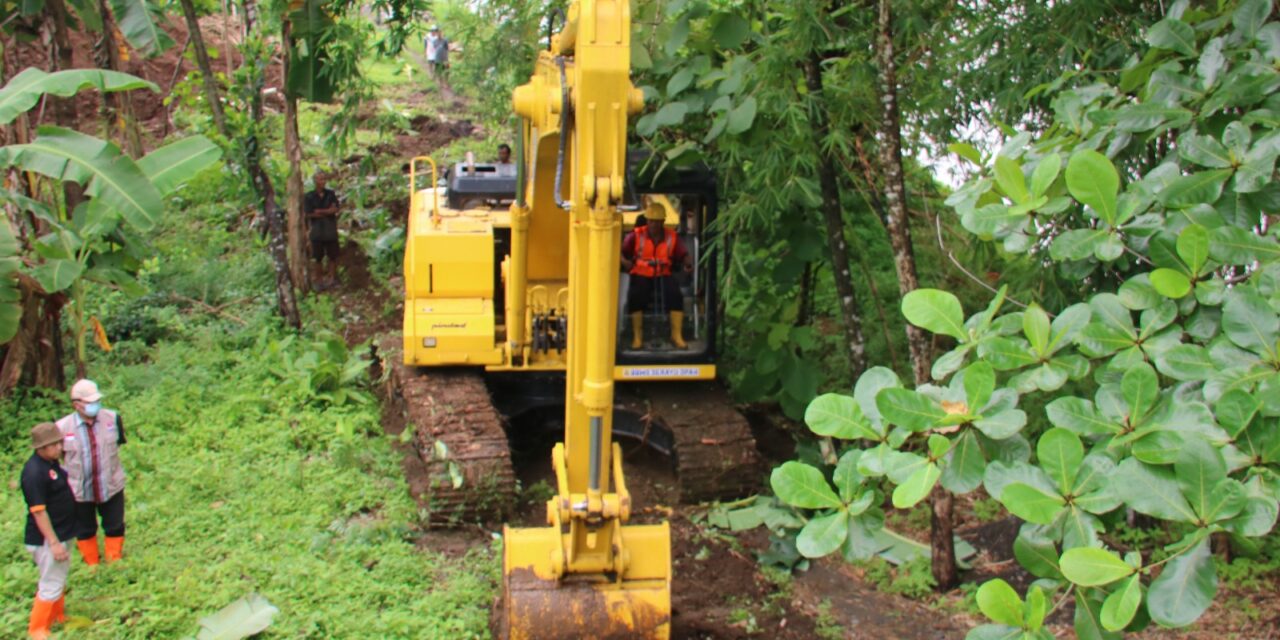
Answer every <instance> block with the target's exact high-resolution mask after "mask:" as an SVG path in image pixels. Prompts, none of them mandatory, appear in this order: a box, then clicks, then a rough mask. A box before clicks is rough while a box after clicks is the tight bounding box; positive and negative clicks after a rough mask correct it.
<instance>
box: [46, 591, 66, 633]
mask: <svg viewBox="0 0 1280 640" xmlns="http://www.w3.org/2000/svg"><path fill="white" fill-rule="evenodd" d="M66 621H67V593H66V592H65V591H64V592H62V595H60V596H58V599H57V600H55V601H54V603H53V610H52V611H51V613H50V615H49V626H50V627H52V626H53V625H55V624H62V623H64V622H66Z"/></svg>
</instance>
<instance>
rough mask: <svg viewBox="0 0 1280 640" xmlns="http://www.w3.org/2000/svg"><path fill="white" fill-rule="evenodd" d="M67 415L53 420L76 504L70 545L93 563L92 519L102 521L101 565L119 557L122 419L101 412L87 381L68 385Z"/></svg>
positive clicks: (121, 541) (121, 547) (95, 545)
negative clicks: (74, 522) (69, 408)
mask: <svg viewBox="0 0 1280 640" xmlns="http://www.w3.org/2000/svg"><path fill="white" fill-rule="evenodd" d="M71 407H72V408H73V409H75V411H73V412H72V413H71V414H70V415H67V416H64V417H63V418H62V419H61V420H59V421H58V429H59V430H60V431H61V432H62V436H63V453H64V454H65V455H66V469H67V481H68V482H69V483H70V485H71V493H72V494H73V495H74V496H75V500H76V538H77V539H78V540H77V542H76V545H77V546H79V548H80V555H81V557H83V558H84V563H85V564H87V565H90V566H94V565H97V564H98V560H99V556H98V518H101V519H102V531H103V533H104V534H105V536H106V537H105V540H104V542H103V545H104V550H105V552H106V554H105V555H106V558H107V562H108V563H110V562H115V561H116V560H119V559H120V558H121V557H122V556H123V553H124V467H123V466H122V465H121V464H120V445H122V444H124V443H125V441H126V440H125V435H124V420H122V419H121V418H120V416H119V415H117V414H116V413H115V412H114V411H110V410H108V409H103V408H102V394H101V393H99V392H98V385H97V384H95V383H94V382H93V381H92V380H79V381H77V382H76V383H75V384H74V385H72V386H71Z"/></svg>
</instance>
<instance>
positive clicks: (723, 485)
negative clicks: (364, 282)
mask: <svg viewBox="0 0 1280 640" xmlns="http://www.w3.org/2000/svg"><path fill="white" fill-rule="evenodd" d="M629 1H630V0H577V1H575V2H573V3H572V4H571V5H570V6H569V8H568V11H567V12H566V13H565V14H564V16H563V26H562V28H561V30H560V31H559V33H557V34H555V35H554V36H552V37H550V38H549V42H548V47H547V49H546V50H543V51H540V52H539V55H538V59H537V61H536V66H535V71H534V73H533V75H532V77H531V78H530V80H529V82H528V83H526V84H524V85H522V86H520V87H519V88H517V89H516V91H515V92H514V95H513V98H512V103H513V108H514V111H515V113H516V114H517V115H518V116H519V118H520V122H521V126H520V131H521V134H520V136H519V137H518V138H517V139H516V143H517V144H516V147H517V149H516V159H515V162H514V163H512V164H511V165H502V164H484V163H474V162H464V163H459V164H457V165H455V166H453V167H449V168H447V170H446V171H445V175H444V177H442V176H441V175H440V172H439V168H438V167H436V165H435V163H434V161H432V160H431V159H430V158H425V157H422V158H415V159H414V161H413V162H412V163H411V165H410V167H411V168H410V181H411V185H412V186H411V190H410V194H411V195H410V203H409V209H410V211H409V221H408V228H407V233H406V249H405V261H404V274H405V305H404V329H403V343H402V345H401V347H402V350H403V364H401V365H399V367H398V368H397V369H396V370H393V372H392V376H391V377H392V378H393V382H392V386H393V388H394V390H395V391H394V394H393V396H394V397H393V398H392V400H393V402H392V403H389V406H392V407H393V409H392V411H393V413H395V414H397V415H396V416H393V417H394V418H396V419H400V420H403V421H404V422H407V423H411V424H412V425H413V427H414V429H415V433H414V434H413V436H414V439H415V442H416V444H417V448H418V452H419V454H420V456H421V458H422V459H423V460H425V461H426V466H427V472H426V473H425V474H423V477H421V478H418V479H416V480H415V479H414V478H412V477H411V478H410V483H411V490H413V491H414V493H415V495H417V496H418V497H419V498H420V499H422V500H424V501H426V502H428V503H429V505H430V511H431V513H432V514H433V516H432V517H433V519H435V520H437V521H446V522H447V521H449V520H450V519H457V518H465V517H468V516H469V515H471V514H475V513H479V512H488V513H505V511H504V505H507V504H509V503H510V502H511V500H512V498H513V497H514V493H515V491H516V484H517V483H516V481H515V477H514V472H513V468H512V464H511V454H510V450H509V447H510V443H511V442H513V441H515V440H516V439H517V434H509V433H508V431H522V430H532V432H533V434H534V437H535V438H536V437H542V436H544V435H545V426H544V427H543V428H542V429H541V430H539V429H537V428H533V427H529V426H528V423H529V422H530V420H529V419H528V416H530V415H540V416H543V419H542V420H541V422H540V424H543V425H545V424H555V426H556V427H562V428H563V441H562V442H559V443H557V444H555V445H554V447H553V448H552V451H551V457H552V465H551V469H552V472H553V474H554V479H555V482H554V484H555V487H554V489H555V495H554V497H552V498H551V499H550V500H548V501H547V502H546V524H547V526H545V527H534V528H513V527H510V526H508V527H505V528H504V532H503V589H504V591H503V594H504V600H503V607H502V613H501V616H500V619H499V620H497V626H498V629H497V631H498V633H499V635H502V636H505V637H509V638H512V639H520V638H615V637H627V638H632V637H640V638H666V637H669V635H670V628H671V605H670V591H671V551H670V549H671V543H670V532H669V527H668V523H667V522H665V521H661V522H657V523H650V524H643V525H641V524H635V523H629V522H628V521H629V519H630V517H631V514H632V513H633V505H632V502H631V497H630V494H629V493H628V491H627V484H626V480H625V478H624V475H623V461H622V450H621V448H620V446H619V444H618V443H617V442H615V441H614V436H615V435H622V436H625V437H630V438H633V439H635V440H638V441H640V442H643V443H644V444H646V445H648V446H650V447H652V448H654V449H657V450H659V451H661V452H662V453H665V454H667V455H668V458H669V459H670V460H671V461H672V467H673V468H674V470H675V471H676V475H677V478H678V481H679V484H680V489H679V497H680V499H682V500H686V501H696V500H705V499H711V498H720V497H729V496H733V495H741V494H743V493H745V492H748V491H750V490H751V489H752V488H753V486H754V484H755V482H756V481H757V480H758V478H759V477H760V474H761V472H762V465H761V462H760V458H759V455H758V453H757V452H756V449H755V443H754V439H753V438H752V436H751V432H750V428H749V425H748V424H747V422H746V420H745V419H744V418H743V417H742V416H741V415H739V414H738V413H737V412H736V411H734V410H733V409H732V405H731V403H730V402H729V400H728V398H727V397H726V396H725V394H724V392H723V390H722V389H720V387H719V386H718V385H716V384H715V382H714V378H715V364H714V357H715V324H716V323H715V318H716V315H717V314H716V309H717V307H718V304H717V300H718V299H717V297H716V292H715V284H716V272H715V268H714V267H713V266H711V265H714V264H716V263H717V259H718V258H719V257H718V256H715V255H714V254H712V253H711V252H710V251H709V250H707V247H708V246H709V245H710V243H709V242H708V240H709V237H710V236H709V233H710V231H709V228H710V226H711V222H712V221H713V219H714V216H715V212H716V189H715V183H714V180H713V179H712V178H710V174H709V173H708V172H706V171H701V172H699V171H697V170H676V169H672V170H670V171H668V172H667V175H666V177H665V178H664V179H652V177H650V178H646V179H645V180H637V179H636V178H635V174H636V173H637V172H638V170H637V169H636V167H637V164H640V163H639V161H638V160H637V159H636V157H635V156H629V155H628V153H627V125H628V119H629V116H632V115H634V114H636V113H638V112H639V111H640V109H641V108H642V106H643V98H642V94H641V92H640V91H639V90H637V89H636V88H635V87H634V86H632V84H631V79H630V60H631V50H630V36H631V20H630V7H629ZM420 168H422V169H427V168H429V169H430V173H429V177H430V183H429V184H428V185H426V186H422V185H419V178H420V177H422V178H426V177H427V175H428V174H425V173H424V174H423V175H421V176H420V174H419V169H420ZM637 184H642V185H643V186H636V185H637ZM642 212H643V214H644V215H646V216H647V217H649V218H658V219H661V220H662V221H663V225H664V227H665V229H669V230H670V231H669V233H673V234H678V235H679V237H680V238H681V240H682V241H683V242H685V243H686V244H687V245H689V246H690V249H689V251H690V253H691V254H692V256H693V258H694V261H693V265H696V266H695V267H694V273H692V274H690V275H683V276H682V277H684V278H686V281H684V282H682V284H681V287H682V289H681V290H682V291H686V292H688V295H685V296H682V299H681V300H658V301H657V304H658V308H656V309H646V310H645V311H636V312H634V314H632V315H631V318H630V319H631V320H632V322H631V323H628V324H625V325H624V324H621V323H619V315H620V314H619V308H620V306H621V303H620V299H625V296H622V297H620V296H619V292H620V288H624V287H626V286H628V276H627V274H623V273H621V272H620V271H621V270H620V267H619V265H620V259H621V246H622V244H623V239H624V236H625V235H626V234H627V233H628V232H631V231H632V225H635V224H637V222H638V220H637V219H638V217H639V216H640V215H641V214H642ZM672 277H675V276H672ZM654 297H655V298H660V297H661V296H654ZM643 316H648V317H650V318H652V321H651V322H645V321H644V319H643ZM685 317H688V318H690V319H691V320H692V321H691V322H690V323H689V325H688V326H684V325H683V324H682V323H681V321H682V320H683V318H685ZM664 321H666V322H667V323H669V324H667V326H665V327H664V326H662V323H663V322H664ZM646 328H647V329H648V331H647V332H646ZM627 330H630V331H631V335H625V334H626V332H627ZM686 335H687V336H688V340H684V339H683V338H684V336H686ZM624 336H625V337H624ZM628 338H629V339H628ZM551 385H555V386H559V385H562V386H560V389H561V391H560V392H559V393H555V394H551V393H548V392H547V391H546V390H547V389H549V388H550V386H551ZM618 385H620V387H621V389H622V391H621V392H619V393H616V392H615V391H616V389H615V386H618ZM553 395H554V397H552V396H553ZM548 406H552V407H555V410H556V411H562V412H563V413H562V414H561V416H562V420H555V421H549V420H546V419H545V417H546V416H547V410H546V409H547V407H548ZM534 422H538V421H534ZM517 425H525V426H517Z"/></svg>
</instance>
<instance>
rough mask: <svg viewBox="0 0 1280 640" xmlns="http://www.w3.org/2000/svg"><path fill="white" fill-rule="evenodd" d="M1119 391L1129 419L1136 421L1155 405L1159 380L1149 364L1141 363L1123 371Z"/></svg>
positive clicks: (1158, 390) (1158, 392)
mask: <svg viewBox="0 0 1280 640" xmlns="http://www.w3.org/2000/svg"><path fill="white" fill-rule="evenodd" d="M1120 393H1121V394H1122V395H1123V396H1124V401H1125V403H1127V404H1128V405H1129V416H1130V420H1131V421H1132V422H1135V423H1136V422H1137V421H1138V420H1139V419H1141V418H1142V417H1143V416H1145V415H1147V413H1148V412H1149V411H1151V408H1152V407H1154V406H1155V404H1156V399H1157V398H1158V397H1159V395H1160V381H1159V379H1158V378H1157V377H1156V372H1155V371H1153V370H1152V369H1151V366H1150V365H1148V364H1145V363H1141V364H1138V365H1135V366H1133V367H1131V368H1130V369H1129V370H1128V371H1126V372H1124V377H1123V378H1121V379H1120Z"/></svg>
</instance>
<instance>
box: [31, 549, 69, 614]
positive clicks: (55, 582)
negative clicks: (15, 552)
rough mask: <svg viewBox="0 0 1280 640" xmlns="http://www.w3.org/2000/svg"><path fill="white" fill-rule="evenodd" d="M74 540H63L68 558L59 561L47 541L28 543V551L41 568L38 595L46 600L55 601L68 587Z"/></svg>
mask: <svg viewBox="0 0 1280 640" xmlns="http://www.w3.org/2000/svg"><path fill="white" fill-rule="evenodd" d="M72 542H73V540H72V539H68V540H64V541H63V542H62V546H64V547H66V548H67V554H68V555H67V559H66V560H64V561H62V562H58V561H57V560H54V559H53V549H50V548H49V543H48V542H46V543H44V544H42V545H40V546H38V547H37V546H35V545H30V544H29V545H27V552H28V553H30V554H31V559H32V560H33V561H35V563H36V568H37V569H39V570H40V582H39V583H38V584H37V586H36V597H38V598H40V599H41V600H44V601H45V602H53V601H54V600H57V599H58V598H61V597H62V590H63V589H65V588H66V587H67V572H68V571H70V570H71V557H70V553H71V547H72V546H73V545H72Z"/></svg>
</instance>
